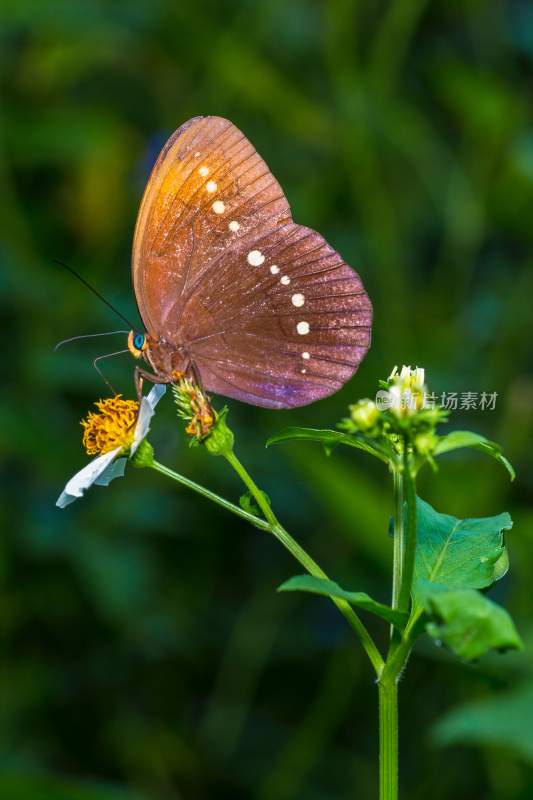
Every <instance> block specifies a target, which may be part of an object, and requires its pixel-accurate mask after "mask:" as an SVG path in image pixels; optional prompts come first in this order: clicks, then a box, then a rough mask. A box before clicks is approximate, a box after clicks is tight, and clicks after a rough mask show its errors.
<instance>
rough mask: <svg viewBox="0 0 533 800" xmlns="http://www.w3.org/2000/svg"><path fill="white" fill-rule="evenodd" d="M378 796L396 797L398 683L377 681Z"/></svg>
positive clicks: (386, 799)
mask: <svg viewBox="0 0 533 800" xmlns="http://www.w3.org/2000/svg"><path fill="white" fill-rule="evenodd" d="M379 797H380V800H397V798H398V685H397V683H396V681H394V680H393V681H387V682H386V683H382V682H380V683H379Z"/></svg>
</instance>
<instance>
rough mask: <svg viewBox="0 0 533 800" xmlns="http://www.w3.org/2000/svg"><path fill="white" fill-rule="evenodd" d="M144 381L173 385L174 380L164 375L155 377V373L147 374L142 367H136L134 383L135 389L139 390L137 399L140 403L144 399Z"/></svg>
mask: <svg viewBox="0 0 533 800" xmlns="http://www.w3.org/2000/svg"><path fill="white" fill-rule="evenodd" d="M144 380H147V381H151V382H152V383H172V380H173V379H172V378H166V377H163V376H162V375H154V374H153V373H151V372H147V371H146V370H145V369H142V368H141V367H135V372H134V381H135V389H136V390H137V399H138V400H139V402H140V401H141V398H142V393H143V381H144Z"/></svg>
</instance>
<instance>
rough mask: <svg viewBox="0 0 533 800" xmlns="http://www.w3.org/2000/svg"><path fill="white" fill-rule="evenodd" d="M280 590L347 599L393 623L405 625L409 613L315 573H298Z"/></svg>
mask: <svg viewBox="0 0 533 800" xmlns="http://www.w3.org/2000/svg"><path fill="white" fill-rule="evenodd" d="M278 592H312V593H313V594H319V595H322V596H324V597H330V598H331V597H335V598H337V599H339V600H346V601H347V602H348V603H350V605H352V606H357V608H363V609H364V610H365V611H370V612H371V613H372V614H375V615H376V616H378V617H381V618H382V619H384V620H387V622H391V623H392V624H393V625H399V626H403V625H404V624H405V623H406V621H407V614H402V613H401V612H400V611H395V610H394V609H392V608H390V607H389V606H386V605H385V604H384V603H378V602H377V601H376V600H372V598H371V597H370V595H368V594H366V593H365V592H347V591H346V590H345V589H342V588H341V587H340V586H339V585H338V584H337V583H335V582H334V581H330V580H328V579H326V578H315V577H314V576H313V575H297V576H296V577H294V578H290V579H289V580H288V581H286V582H285V583H283V584H282V585H281V586H280V587H279V589H278Z"/></svg>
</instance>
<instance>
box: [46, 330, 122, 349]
mask: <svg viewBox="0 0 533 800" xmlns="http://www.w3.org/2000/svg"><path fill="white" fill-rule="evenodd" d="M115 333H129V331H105V333H83V334H82V335H81V336H71V337H70V339H62V340H61V341H60V342H58V343H57V344H56V346H55V347H54V353H55V352H56V350H59V348H60V347H63V345H64V344H68V343H69V342H77V341H78V339H93V338H94V337H95V336H112V335H113V334H115Z"/></svg>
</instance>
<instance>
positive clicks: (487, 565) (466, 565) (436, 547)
mask: <svg viewBox="0 0 533 800" xmlns="http://www.w3.org/2000/svg"><path fill="white" fill-rule="evenodd" d="M512 525H513V523H512V520H511V517H510V516H509V514H507V513H504V514H498V516H496V517H481V518H479V519H458V518H457V517H452V516H450V515H449V514H439V512H438V511H435V509H434V508H432V507H431V506H430V505H429V503H426V502H425V501H424V500H421V499H420V498H419V497H418V498H417V529H418V530H417V533H418V540H417V548H416V563H415V580H414V583H413V594H414V596H415V598H416V599H419V600H420V599H421V598H420V597H419V595H420V594H421V586H422V584H423V582H424V581H430V582H431V583H436V584H440V585H441V586H444V587H445V588H447V589H482V588H484V587H487V586H490V585H491V584H493V583H494V582H495V581H496V580H498V579H499V578H501V577H502V575H503V574H504V571H505V569H506V566H507V558H506V550H505V546H504V543H503V531H504V530H509V529H510V528H511V527H512Z"/></svg>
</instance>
